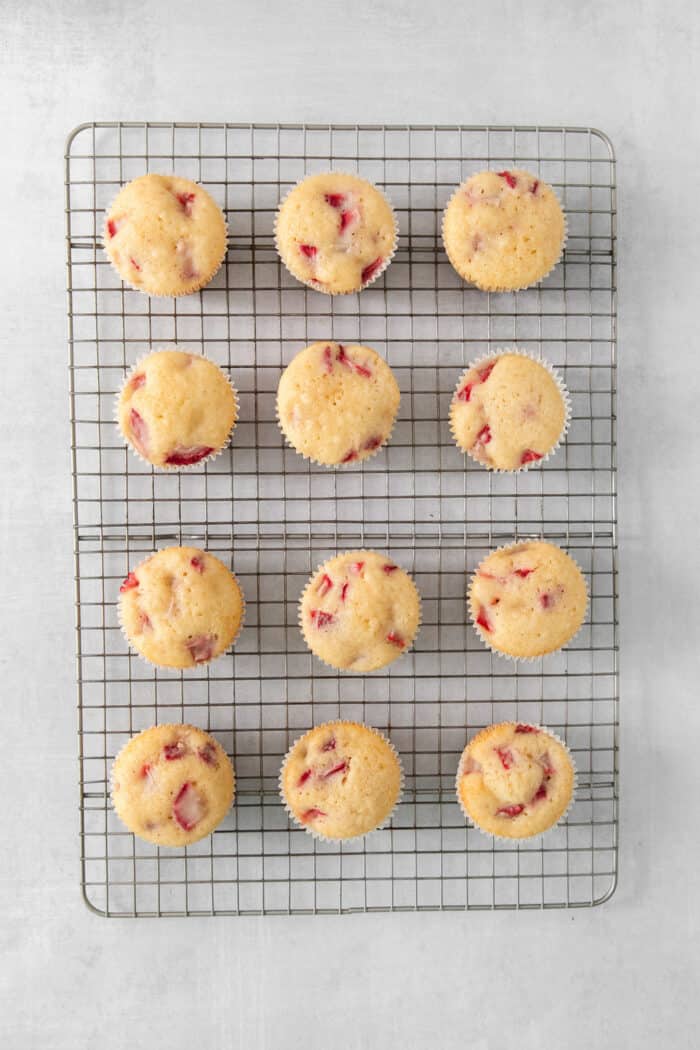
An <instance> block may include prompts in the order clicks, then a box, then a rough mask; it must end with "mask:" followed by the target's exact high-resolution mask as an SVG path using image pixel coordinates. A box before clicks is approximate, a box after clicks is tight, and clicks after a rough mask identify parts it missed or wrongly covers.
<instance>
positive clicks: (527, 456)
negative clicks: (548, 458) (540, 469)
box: [520, 448, 542, 467]
mask: <svg viewBox="0 0 700 1050" xmlns="http://www.w3.org/2000/svg"><path fill="white" fill-rule="evenodd" d="M538 459H542V453H541V452H535V450H534V449H533V448H526V449H525V451H524V452H523V454H522V456H521V457H520V466H521V467H522V466H524V465H525V464H526V463H535V462H536V461H537V460H538Z"/></svg>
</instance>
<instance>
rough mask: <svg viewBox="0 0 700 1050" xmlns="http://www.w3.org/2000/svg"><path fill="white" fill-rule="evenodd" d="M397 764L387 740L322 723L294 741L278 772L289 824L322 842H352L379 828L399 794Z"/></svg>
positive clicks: (362, 729)
mask: <svg viewBox="0 0 700 1050" xmlns="http://www.w3.org/2000/svg"><path fill="white" fill-rule="evenodd" d="M401 784H402V772H401V762H400V761H399V757H398V755H397V754H396V751H395V750H394V748H393V747H392V745H391V744H390V743H389V741H388V740H387V739H386V738H385V737H383V736H382V735H381V733H379V732H377V730H376V729H370V728H369V727H367V726H363V725H360V724H358V723H357V722H326V723H325V724H324V725H320V726H316V727H315V728H314V729H310V730H309V732H308V733H305V734H304V736H302V737H301V738H300V739H299V740H297V741H296V742H295V743H294V744H293V745H292V747H291V748H290V750H289V751H288V752H287V756H286V758H285V760H284V763H283V765H282V769H281V771H280V794H281V797H282V801H283V802H284V804H285V806H286V808H287V810H288V812H289V813H290V814H291V816H292V817H293V819H294V820H295V821H296V822H297V824H300V825H301V826H302V827H303V828H305V829H306V830H307V831H310V832H311V833H312V834H314V835H316V836H318V837H320V838H326V839H352V838H357V837H359V836H361V835H366V834H367V833H368V832H370V831H374V829H375V828H378V827H379V826H380V825H381V824H383V823H384V822H385V821H386V820H387V819H388V817H389V815H390V814H391V811H392V810H393V809H394V806H395V805H396V803H397V802H398V800H399V796H400V794H401Z"/></svg>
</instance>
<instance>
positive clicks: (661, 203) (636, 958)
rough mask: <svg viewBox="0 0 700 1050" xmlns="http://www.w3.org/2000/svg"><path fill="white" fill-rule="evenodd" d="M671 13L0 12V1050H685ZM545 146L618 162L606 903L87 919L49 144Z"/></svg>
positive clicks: (530, 3) (683, 188) (679, 375)
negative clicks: (448, 128) (142, 131)
mask: <svg viewBox="0 0 700 1050" xmlns="http://www.w3.org/2000/svg"><path fill="white" fill-rule="evenodd" d="M699 38H700V15H699V14H698V8H697V4H696V2H695V0H681V2H676V3H673V2H669V0H666V2H662V0H657V2H649V0H625V2H622V0H618V2H617V3H610V2H601V3H585V2H582V0H580V2H577V3H571V2H568V0H558V2H549V3H548V2H546V0H526V2H522V0H517V2H511V3H508V2H503V0H490V2H488V3H470V2H468V0H461V2H450V0H431V2H420V3H419V2H416V0H412V2H403V0H375V2H374V3H367V2H366V0H341V2H338V0H316V2H311V0H294V2H292V0H274V2H270V0H257V2H256V0H251V2H249V3H234V2H231V0H219V2H207V0H199V2H197V3H192V0H188V2H182V0H167V2H163V0H152V2H151V3H143V2H134V0H118V2H112V0H110V2H100V0H92V2H83V3H68V2H65V0H64V2H60V0H54V2H52V3H45V4H37V3H34V4H32V3H31V2H26V0H9V2H8V0H4V2H0V78H1V81H2V83H1V87H2V92H1V95H0V99H1V100H2V101H1V102H0V129H1V134H2V137H1V139H0V141H1V142H2V143H3V147H2V152H1V154H0V169H1V171H2V176H1V180H0V341H1V345H2V358H1V367H0V375H1V376H2V388H3V399H2V408H1V410H0V449H1V450H2V456H3V459H4V467H5V469H4V470H3V471H2V487H3V490H4V491H3V495H2V507H1V513H2V557H3V563H2V577H1V578H2V592H3V596H4V601H3V602H2V607H1V609H0V639H1V644H0V660H1V661H2V663H1V669H2V687H3V688H2V705H3V715H2V723H1V724H2V730H3V746H2V756H3V757H2V763H1V764H0V791H1V795H0V799H1V801H0V815H1V816H2V825H3V828H2V830H3V849H2V859H1V860H0V880H1V881H0V894H1V899H0V908H1V912H0V915H1V916H2V922H1V926H0V943H1V944H2V949H3V950H2V964H1V965H2V969H1V971H0V982H1V983H0V1036H2V1040H1V1042H2V1046H3V1047H7V1048H8V1050H28V1048H34V1047H36V1048H39V1047H41V1050H82V1048H90V1050H112V1048H119V1050H123V1048H124V1047H126V1046H128V1045H133V1046H138V1047H142V1046H143V1047H146V1046H148V1048H149V1050H159V1048H161V1047H163V1048H165V1047H168V1048H169V1050H180V1048H185V1047H191V1046H198V1047H202V1048H205V1047H212V1048H216V1050H218V1048H221V1047H239V1046H240V1047H241V1048H243V1047H245V1048H246V1050H259V1048H263V1047H264V1048H266V1050H267V1048H269V1050H272V1048H274V1050H296V1048H303V1050H316V1048H321V1047H323V1048H324V1050H325V1048H331V1047H333V1048H334V1047H343V1048H349V1050H354V1048H357V1047H371V1048H374V1047H381V1048H390V1047H391V1048H393V1047H401V1050H414V1048H421V1050H433V1048H435V1050H451V1048H453V1047H460V1048H462V1047H465V1046H468V1047H470V1050H486V1048H489V1050H491V1048H494V1050H495V1048H498V1050H509V1048H511V1047H518V1048H519V1050H529V1048H540V1047H544V1046H552V1045H558V1046H562V1047H566V1048H567V1050H578V1048H583V1047H586V1048H587V1047H589V1046H598V1047H611V1048H615V1050H622V1048H626V1047H641V1048H646V1047H664V1048H674V1050H682V1048H686V1047H691V1046H695V1045H697V1031H698V1027H697V1023H698V1020H699V1019H700V1009H699V1007H698V996H697V963H698V950H697V947H696V938H697V934H698V917H699V914H700V905H699V901H700V893H699V892H698V889H699V887H698V879H697V875H696V871H695V865H696V864H697V862H698V860H699V859H700V849H699V847H698V840H697V804H698V788H697V762H698V752H697V744H696V737H694V732H696V731H697V727H698V721H699V718H698V706H697V705H698V697H697V687H696V681H695V672H696V670H697V659H696V658H695V651H696V638H697V626H698V620H699V613H700V607H699V601H698V592H697V590H696V589H694V588H693V577H694V575H695V571H696V568H695V567H696V563H697V552H698V542H697V521H698V512H699V511H700V498H699V496H698V490H697V485H696V482H695V479H696V478H697V462H698V436H699V432H700V411H699V410H698V404H699V397H698V382H697V376H698V363H697V355H696V348H695V347H694V346H693V328H692V321H693V319H694V317H695V316H696V314H697V296H698V273H699V270H700V217H699V213H698V210H697V207H696V202H697V185H698V181H699V179H700V164H699V160H700V154H699V150H698V145H699V139H700V120H699V119H698V117H699V115H700V114H699V113H698V101H697V98H698V92H697V80H696V74H694V72H693V61H694V60H695V61H697V52H698V44H699V42H700V41H699ZM120 118H121V119H127V120H128V119H146V118H148V119H154V120H157V119H166V120H169V119H176V120H212V121H217V120H260V121H266V120H267V121H278V120H279V121H283V120H308V121H313V120H323V121H328V120H333V121H353V122H354V121H378V122H392V121H395V122H407V121H410V122H413V123H420V122H434V121H437V122H455V123H499V122H508V123H511V122H514V123H531V122H538V123H553V124H560V123H567V124H586V125H588V124H592V125H597V126H599V127H601V128H602V129H603V130H604V131H606V132H607V133H608V134H609V135H610V136H611V137H612V139H613V142H614V144H615V146H616V148H617V153H618V159H619V185H620V193H619V206H620V219H619V229H620V242H619V263H620V266H619V285H620V332H621V337H620V355H619V361H620V369H619V386H620V399H619V416H620V427H619V437H620V444H619V453H620V455H619V459H620V464H621V469H620V479H619V480H620V492H621V501H620V517H621V530H620V540H621V569H622V571H621V591H622V600H621V609H620V613H621V620H622V632H621V636H622V735H621V739H622V760H621V765H622V851H621V878H620V887H619V889H618V892H617V894H616V896H615V897H614V898H613V900H612V901H611V902H610V903H608V904H607V905H605V906H604V907H602V908H599V909H595V910H592V911H579V912H571V913H567V912H557V913H546V914H539V913H523V914H516V913H502V914H488V913H484V914H469V915H455V914H449V915H440V914H420V915H385V916H357V917H351V916H346V917H339V918H308V919H306V918H292V919H280V918H269V919H261V918H246V919H232V920H227V919H218V920H217V919H215V920H211V919H209V920H196V919H189V920H161V921H146V920H143V921H139V922H134V921H128V920H125V921H105V920H103V919H99V918H97V917H95V916H93V915H91V914H89V913H88V911H87V909H86V908H85V906H84V905H83V903H82V901H81V898H80V893H79V889H78V836H77V763H76V732H75V727H76V718H75V689H74V661H73V646H74V638H73V623H72V621H73V611H72V554H71V551H72V537H71V522H70V504H69V492H70V490H69V480H68V477H69V452H68V442H69V432H68V400H67V389H68V373H67V367H66V365H67V348H66V323H65V293H64V277H65V270H64V254H65V251H64V240H63V237H64V222H63V185H62V182H63V160H62V158H63V146H64V140H65V137H66V134H67V132H68V131H69V130H70V129H71V128H72V127H73V126H74V125H75V124H77V123H79V122H81V121H83V120H92V119H101V120H108V119H120Z"/></svg>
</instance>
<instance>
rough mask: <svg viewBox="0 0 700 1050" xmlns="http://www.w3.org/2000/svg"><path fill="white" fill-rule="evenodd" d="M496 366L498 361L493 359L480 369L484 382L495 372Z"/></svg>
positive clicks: (481, 378) (480, 377)
mask: <svg viewBox="0 0 700 1050" xmlns="http://www.w3.org/2000/svg"><path fill="white" fill-rule="evenodd" d="M495 367H496V362H495V361H491V362H489V364H487V365H486V366H485V367H484V368H481V369H480V370H479V373H478V375H479V379H480V380H481V382H482V383H485V382H486V380H487V379H488V377H489V376H490V375H491V373H492V372H493V370H494V368H495Z"/></svg>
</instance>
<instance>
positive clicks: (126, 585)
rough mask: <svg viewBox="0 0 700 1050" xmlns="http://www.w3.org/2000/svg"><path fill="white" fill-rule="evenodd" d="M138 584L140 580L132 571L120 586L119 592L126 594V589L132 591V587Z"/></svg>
mask: <svg viewBox="0 0 700 1050" xmlns="http://www.w3.org/2000/svg"><path fill="white" fill-rule="evenodd" d="M138 585H139V581H138V580H137V579H136V576H135V575H134V573H133V572H130V573H129V575H128V576H127V578H126V579H125V580H124V582H123V584H122V585H121V587H120V588H119V593H120V594H124V592H125V591H130V590H131V589H132V587H138Z"/></svg>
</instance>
